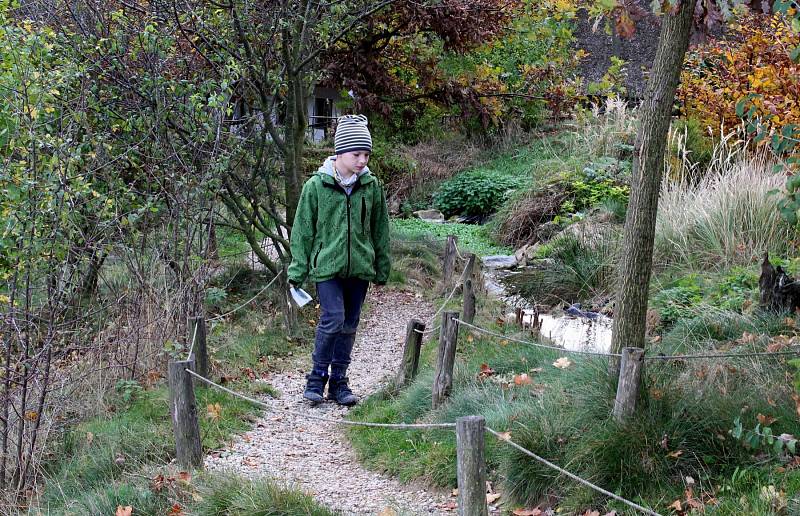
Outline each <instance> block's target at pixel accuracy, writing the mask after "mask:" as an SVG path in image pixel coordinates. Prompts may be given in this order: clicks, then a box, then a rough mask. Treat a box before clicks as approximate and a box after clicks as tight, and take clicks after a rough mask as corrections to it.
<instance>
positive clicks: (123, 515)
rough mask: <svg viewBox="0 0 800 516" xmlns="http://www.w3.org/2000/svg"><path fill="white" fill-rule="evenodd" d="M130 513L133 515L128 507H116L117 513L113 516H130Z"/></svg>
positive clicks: (131, 508)
mask: <svg viewBox="0 0 800 516" xmlns="http://www.w3.org/2000/svg"><path fill="white" fill-rule="evenodd" d="M131 513H133V507H131V506H130V505H126V506H125V507H123V506H121V505H117V512H116V514H115V516H131Z"/></svg>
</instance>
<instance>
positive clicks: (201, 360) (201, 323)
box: [189, 315, 208, 378]
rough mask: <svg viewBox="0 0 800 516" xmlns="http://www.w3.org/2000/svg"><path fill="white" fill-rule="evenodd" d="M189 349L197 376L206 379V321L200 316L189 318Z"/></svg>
mask: <svg viewBox="0 0 800 516" xmlns="http://www.w3.org/2000/svg"><path fill="white" fill-rule="evenodd" d="M189 348H190V349H192V350H193V351H192V352H193V354H194V360H195V364H197V370H196V371H195V372H196V373H197V374H199V375H200V376H202V377H203V378H208V345H207V342H206V319H205V317H203V316H202V315H199V316H197V317H191V318H189Z"/></svg>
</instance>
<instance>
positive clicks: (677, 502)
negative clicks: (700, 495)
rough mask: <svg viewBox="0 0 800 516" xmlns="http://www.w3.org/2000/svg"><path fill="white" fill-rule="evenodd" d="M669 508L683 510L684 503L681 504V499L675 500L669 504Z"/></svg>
mask: <svg viewBox="0 0 800 516" xmlns="http://www.w3.org/2000/svg"><path fill="white" fill-rule="evenodd" d="M667 509H673V510H676V511H682V510H683V505H681V501H680V500H675V501H674V502H672V503H671V504H669V505H667Z"/></svg>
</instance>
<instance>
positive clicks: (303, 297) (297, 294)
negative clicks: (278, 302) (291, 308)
mask: <svg viewBox="0 0 800 516" xmlns="http://www.w3.org/2000/svg"><path fill="white" fill-rule="evenodd" d="M289 293H290V294H291V295H292V299H294V302H295V303H297V306H298V307H300V308H302V307H304V306H305V305H306V304H308V303H309V301H311V296H309V295H308V292H306V291H305V290H303V289H302V288H295V287H290V288H289Z"/></svg>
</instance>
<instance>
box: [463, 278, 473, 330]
mask: <svg viewBox="0 0 800 516" xmlns="http://www.w3.org/2000/svg"><path fill="white" fill-rule="evenodd" d="M462 312H463V313H464V322H468V323H470V324H472V322H473V321H474V320H475V289H474V288H473V287H472V278H470V277H469V276H467V279H465V280H464V306H463V309H462Z"/></svg>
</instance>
